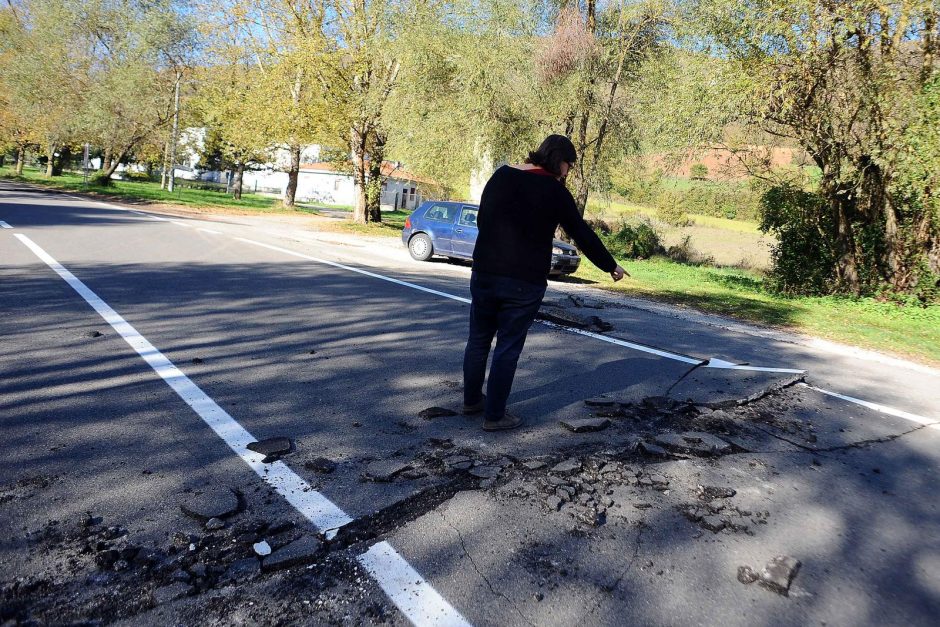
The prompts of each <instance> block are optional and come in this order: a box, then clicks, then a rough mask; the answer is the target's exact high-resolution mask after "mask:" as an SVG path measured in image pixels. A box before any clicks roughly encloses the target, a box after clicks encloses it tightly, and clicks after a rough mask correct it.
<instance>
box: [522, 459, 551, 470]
mask: <svg viewBox="0 0 940 627" xmlns="http://www.w3.org/2000/svg"><path fill="white" fill-rule="evenodd" d="M547 465H548V464H546V463H545V462H543V461H539V460H531V461H527V462H522V466H523V467H524V468H525V469H526V470H539V469H541V468H545V466H547Z"/></svg>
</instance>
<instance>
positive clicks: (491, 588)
mask: <svg viewBox="0 0 940 627" xmlns="http://www.w3.org/2000/svg"><path fill="white" fill-rule="evenodd" d="M438 514H440V516H441V520H443V521H444V523H445V524H446V525H447V526H448V527H450V528H451V529H453V530H454V533H456V534H457V538H458V539H459V540H460V546H461V548H462V549H463V553H464V555H466V556H467V559H469V560H470V565H471V566H473V570H475V571H476V572H477V574H478V575H479V576H480V578H481V579H482V580H483V581H485V582H486V585H487V587H488V588H489V589H490V592H492V593H493V594H494V595H495V596H499V597H502V598H504V599H505V600H506V602H507V603H509V605H510V607H512V609H514V610H515V611H516V613H517V614H519V616H520V617H521V618H522V620H524V621H525V622H526V623H527V624H529V625H532V627H535V623H533V622H532V621H531V620H529V619H528V617H526V615H525V614H523V613H522V610H520V609H519V608H518V607H517V606H516V604H515V602H513V600H512V599H510V598H509V597H508V596H506V595H505V594H503V593H502V592H497V591H496V588H494V587H493V584H492V583H490V580H489V579H487V577H486V575H484V574H483V571H481V570H480V567H479V566H477V563H476V562H475V561H474V560H473V556H472V555H470V551H469V550H467V544H466V543H465V542H464V539H463V534H462V533H460V529H458V528H457V527H455V526H454V525H453V523H451V522H450V521H449V520H447V516H446V515H445V514H444V512H442V511H439V512H438Z"/></svg>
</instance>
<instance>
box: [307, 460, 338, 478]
mask: <svg viewBox="0 0 940 627" xmlns="http://www.w3.org/2000/svg"><path fill="white" fill-rule="evenodd" d="M304 468H306V469H307V470H312V471H313V472H316V473H319V474H321V475H328V474H330V473H331V472H333V471H334V470H336V462H334V461H332V460H330V459H327V458H325V457H317V458H315V459H311V460H310V461H308V462H305V463H304Z"/></svg>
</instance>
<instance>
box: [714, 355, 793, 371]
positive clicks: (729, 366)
mask: <svg viewBox="0 0 940 627" xmlns="http://www.w3.org/2000/svg"><path fill="white" fill-rule="evenodd" d="M705 367H706V368H718V369H720V370H747V371H749V372H782V373H788V374H806V371H805V370H797V369H796V368H766V367H764V366H748V365H745V364H740V365H739V364H735V363H732V362H730V361H725V360H724V359H718V358H717V357H712V358H711V359H709V360H708V365H706V366H705Z"/></svg>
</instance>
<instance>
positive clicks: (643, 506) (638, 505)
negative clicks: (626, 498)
mask: <svg viewBox="0 0 940 627" xmlns="http://www.w3.org/2000/svg"><path fill="white" fill-rule="evenodd" d="M633 507H635V508H637V509H649V508H651V507H652V505H650V504H649V503H646V502H643V501H639V502H637V503H634V504H633Z"/></svg>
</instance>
